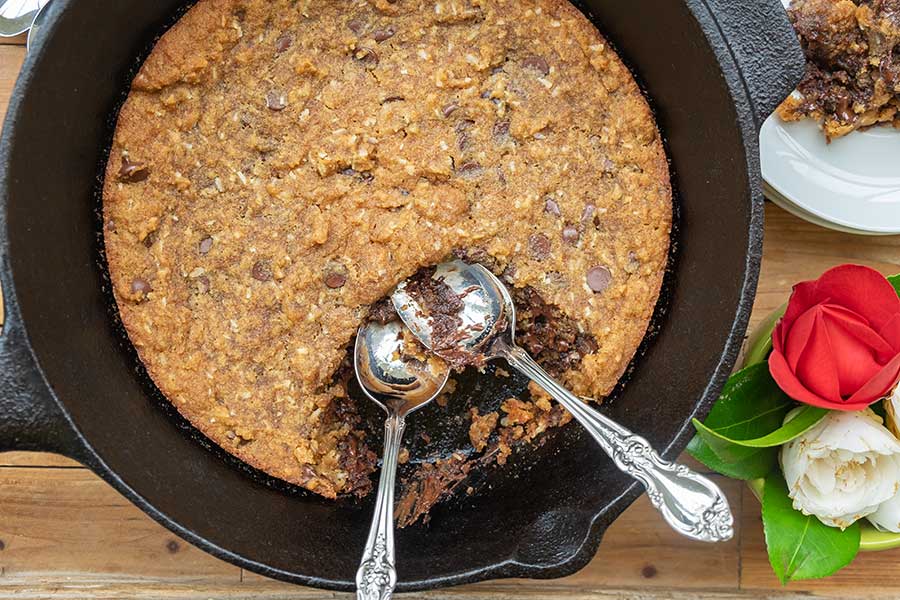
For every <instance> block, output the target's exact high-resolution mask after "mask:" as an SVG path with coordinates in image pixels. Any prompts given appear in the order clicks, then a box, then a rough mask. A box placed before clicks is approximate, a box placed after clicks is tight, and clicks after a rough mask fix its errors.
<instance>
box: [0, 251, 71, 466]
mask: <svg viewBox="0 0 900 600" xmlns="http://www.w3.org/2000/svg"><path fill="white" fill-rule="evenodd" d="M2 260H3V263H2V267H0V282H2V287H3V309H4V311H3V312H4V320H3V332H2V335H0V452H9V451H13V450H31V451H41V452H54V453H56V454H63V455H65V456H68V457H70V458H74V459H76V460H82V459H84V458H85V457H86V456H87V453H86V448H87V447H86V446H85V444H84V442H83V441H82V438H81V436H80V435H79V434H78V433H77V432H76V431H75V428H74V426H73V425H72V423H71V422H70V421H69V419H68V417H66V415H65V413H64V412H63V410H62V409H61V408H60V406H59V404H58V403H57V401H56V399H55V398H54V396H53V393H52V392H51V391H50V389H49V388H48V386H47V383H46V382H45V380H44V376H43V375H42V374H41V371H40V369H39V368H38V367H37V364H36V363H35V360H34V357H33V356H32V353H31V350H30V348H29V343H28V337H27V334H26V333H25V328H24V326H23V325H22V317H21V314H20V312H19V306H18V302H17V300H16V297H15V293H14V292H13V290H14V288H13V285H12V277H11V276H10V268H9V256H8V254H4V256H3V259H2Z"/></svg>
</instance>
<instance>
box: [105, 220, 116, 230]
mask: <svg viewBox="0 0 900 600" xmlns="http://www.w3.org/2000/svg"><path fill="white" fill-rule="evenodd" d="M106 230H107V231H112V232H113V233H115V231H116V222H115V221H113V220H112V219H110V220H109V221H107V222H106Z"/></svg>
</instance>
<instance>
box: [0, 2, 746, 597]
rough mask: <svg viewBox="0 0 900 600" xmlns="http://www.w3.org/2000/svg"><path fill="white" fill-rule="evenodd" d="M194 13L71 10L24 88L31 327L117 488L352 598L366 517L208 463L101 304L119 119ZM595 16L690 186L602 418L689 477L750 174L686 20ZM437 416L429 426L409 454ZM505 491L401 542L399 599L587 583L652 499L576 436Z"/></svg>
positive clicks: (614, 11)
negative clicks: (637, 342)
mask: <svg viewBox="0 0 900 600" xmlns="http://www.w3.org/2000/svg"><path fill="white" fill-rule="evenodd" d="M184 6H185V3H184V1H183V0H159V1H157V2H153V3H148V2H141V1H140V0H120V1H119V2H116V3H108V2H105V1H104V0H79V1H77V2H76V1H74V0H57V2H55V3H54V5H53V6H52V8H51V11H52V13H51V15H50V20H51V21H54V20H55V22H54V23H53V25H51V27H50V28H49V31H48V34H47V36H46V38H45V39H44V40H43V41H42V43H40V44H39V45H38V47H37V52H36V53H35V54H34V55H33V56H31V57H30V58H29V61H28V63H27V65H26V67H25V71H24V73H25V75H24V77H25V82H26V83H29V85H20V87H19V88H18V90H19V91H20V93H21V94H22V95H21V96H20V97H19V98H17V101H16V102H15V103H14V108H13V110H12V111H11V112H12V113H13V114H12V115H11V117H10V118H11V121H10V122H13V121H12V119H14V120H15V128H14V130H13V133H12V134H11V137H10V138H9V140H8V144H9V146H8V147H7V148H6V152H7V157H8V161H9V163H8V180H7V182H6V183H7V186H8V199H7V202H8V206H7V211H8V215H7V219H8V229H9V231H8V235H9V238H10V239H9V243H10V252H9V254H10V260H11V266H12V270H13V275H14V278H15V286H16V290H17V294H18V299H19V303H20V306H21V311H22V316H23V318H24V321H25V323H27V330H28V334H29V337H30V340H31V343H32V346H33V349H34V352H35V355H36V357H37V359H38V361H39V363H40V365H41V367H42V369H43V371H44V374H45V376H46V378H47V380H48V382H49V383H50V385H51V387H52V388H53V390H54V392H55V393H56V395H57V397H58V398H60V399H62V400H63V402H64V405H65V408H66V409H67V410H68V411H69V413H70V414H71V416H72V418H73V420H74V422H75V424H76V425H77V426H78V428H79V429H80V431H81V433H82V434H83V435H84V436H85V437H86V438H87V440H88V441H89V442H90V444H91V446H92V450H93V452H95V453H96V456H93V457H89V458H88V459H87V460H88V462H89V464H91V465H92V466H93V467H94V468H95V469H97V470H98V471H99V472H101V474H103V475H104V476H106V477H107V478H108V479H111V480H113V481H114V483H116V484H117V485H118V486H120V488H122V487H123V486H124V487H126V488H129V489H130V494H129V495H131V496H132V499H136V500H137V501H138V503H139V504H142V505H143V507H144V508H145V509H146V510H148V511H150V512H151V513H153V514H154V516H155V517H156V518H158V519H160V520H163V521H164V522H166V524H167V525H169V526H170V527H173V528H176V529H177V530H179V532H180V533H182V534H183V535H185V536H186V537H188V538H189V539H191V540H192V541H194V542H195V543H198V544H200V545H201V546H203V547H205V548H206V549H209V550H211V551H213V552H215V553H217V554H218V555H220V556H222V557H224V558H229V559H231V560H234V561H237V562H239V563H241V564H243V565H244V566H247V567H249V568H252V569H254V570H258V571H261V572H264V573H265V574H268V575H274V576H278V577H281V578H284V579H288V580H292V581H297V582H300V583H307V584H315V585H321V586H326V587H338V588H349V587H351V586H352V583H351V579H352V576H353V573H354V572H355V569H356V565H357V561H358V556H359V552H360V551H361V548H362V545H363V542H364V540H365V535H366V532H367V528H368V519H369V510H368V508H369V506H368V505H367V504H363V505H358V506H357V505H354V504H351V503H330V502H327V501H323V500H320V499H318V498H316V497H314V496H312V495H310V494H305V493H303V492H298V491H296V490H293V489H291V488H290V487H289V486H286V485H283V484H280V483H273V482H272V481H271V480H268V479H267V478H264V477H261V476H258V474H256V475H252V474H251V476H249V477H248V474H247V470H246V469H241V468H235V464H236V463H237V461H235V460H233V459H230V458H227V459H225V460H223V458H222V457H223V455H224V453H222V452H221V451H212V452H210V451H208V450H206V449H204V448H203V447H202V446H203V443H202V440H201V443H198V440H197V439H196V438H197V436H196V435H192V431H193V430H192V429H191V428H190V427H189V425H187V424H186V423H185V422H184V421H183V420H181V419H180V418H175V417H174V416H173V415H172V414H171V413H172V412H173V411H171V410H160V406H168V405H167V404H166V403H165V402H160V401H159V400H160V399H159V394H158V392H156V391H155V388H154V387H153V386H152V384H151V383H150V382H149V381H148V380H147V378H146V376H145V375H144V374H143V371H142V369H141V368H140V366H139V364H138V363H137V361H136V359H135V357H134V353H133V350H132V349H131V348H130V345H129V344H128V342H127V339H125V338H124V336H123V334H122V333H121V331H120V330H119V329H118V328H117V327H115V326H114V325H113V322H114V314H113V313H111V305H110V295H109V292H108V289H103V288H104V287H108V286H102V285H99V284H98V280H99V279H100V277H101V276H102V269H103V267H102V264H101V262H100V261H99V260H98V257H99V255H98V246H99V241H98V238H97V231H98V227H97V221H96V216H95V214H94V213H95V209H96V190H97V187H98V185H97V183H98V182H97V174H98V173H99V172H100V167H101V165H102V163H103V160H104V157H103V151H102V148H105V147H106V145H107V144H108V141H109V136H110V132H111V122H110V117H111V115H113V114H114V110H115V108H116V106H117V104H118V103H119V102H120V101H121V99H122V97H123V90H125V89H127V82H128V81H129V76H130V75H131V74H132V73H133V71H134V68H135V66H136V62H135V57H138V56H144V55H146V52H147V51H148V50H149V47H150V44H151V42H152V41H153V39H154V38H155V36H156V35H158V34H159V33H160V32H161V31H162V30H164V28H165V26H166V25H167V24H169V23H171V22H172V19H173V18H174V15H176V14H177V13H178V11H179V10H180V9H182V8H183V7H184ZM582 8H589V9H591V10H593V11H594V14H596V16H597V17H598V18H597V19H596V22H598V23H600V24H602V26H601V30H602V31H603V32H604V33H605V34H607V35H608V36H609V37H610V38H611V39H612V40H613V41H614V42H616V44H617V45H618V47H619V49H620V51H621V54H622V56H623V58H625V59H626V61H628V62H630V63H631V65H632V66H633V67H634V70H635V71H636V73H638V75H639V80H642V81H643V82H644V83H646V86H647V91H648V94H649V96H650V97H651V98H653V99H654V101H653V105H654V107H655V109H656V110H657V114H658V119H659V122H660V126H661V129H662V130H663V132H664V135H665V137H666V138H667V139H668V142H669V149H670V156H671V159H672V162H673V171H674V172H675V173H676V174H677V177H676V181H675V189H676V202H677V203H678V205H679V206H680V208H681V213H682V214H681V218H680V227H679V233H678V235H677V239H676V240H675V242H676V244H677V248H678V260H677V261H676V262H675V263H673V267H672V273H671V276H670V277H669V285H668V289H667V293H666V298H667V303H666V304H667V316H666V317H665V319H660V320H659V322H658V327H657V328H658V335H657V338H656V340H655V341H653V343H651V344H649V345H648V346H647V347H646V348H645V350H644V352H643V355H642V357H641V359H640V361H639V366H638V368H637V369H636V370H635V372H634V373H633V375H632V377H631V378H630V381H629V383H628V385H627V386H625V387H624V388H622V389H621V393H620V394H619V397H618V398H617V399H616V401H615V402H612V403H609V404H608V405H607V406H606V408H605V410H607V411H608V412H609V414H611V415H612V416H614V417H615V418H617V419H619V420H621V421H622V422H623V423H624V424H625V425H627V426H629V427H631V428H633V429H636V430H638V431H641V432H642V433H644V434H645V435H646V437H648V439H649V440H650V441H651V443H653V444H654V445H655V446H656V447H657V448H660V449H664V448H670V450H671V451H670V452H669V453H668V454H669V455H670V456H671V455H672V454H675V453H677V451H678V450H679V449H680V447H681V446H682V445H683V443H684V441H685V427H686V426H687V424H688V422H689V417H690V416H691V415H692V414H694V412H695V411H696V410H697V409H698V402H699V399H704V402H702V403H701V404H705V403H707V402H708V401H709V400H710V396H711V395H712V394H713V393H714V392H715V390H716V389H717V387H718V383H720V382H721V379H722V377H723V375H724V373H725V372H726V371H727V369H728V367H729V366H730V363H731V362H732V360H733V358H734V353H735V351H736V343H739V339H738V338H739V337H740V336H741V335H742V333H743V321H744V320H745V319H746V316H747V313H748V310H749V306H748V305H747V303H746V296H747V291H748V290H747V288H746V286H748V285H749V286H750V288H752V287H753V284H754V282H755V268H756V261H757V260H758V256H757V253H758V247H757V246H758V241H759V240H758V238H757V237H756V231H755V227H754V226H758V225H759V223H758V222H756V223H754V221H755V220H756V219H758V213H757V212H755V211H756V209H755V208H754V202H753V201H752V198H751V195H750V192H749V189H750V187H751V181H750V177H749V175H748V165H749V166H750V168H751V169H752V168H753V161H752V159H751V158H749V157H748V156H747V153H746V151H745V142H746V140H745V139H744V138H743V137H742V134H741V129H740V127H739V123H740V121H741V117H740V116H739V115H738V114H737V111H736V109H735V106H734V101H733V99H732V96H731V94H730V93H729V88H728V85H727V82H726V80H725V79H724V78H723V77H722V75H721V71H720V68H719V66H718V63H717V61H716V58H715V55H714V53H713V52H712V51H711V50H710V48H709V47H708V46H707V45H706V42H705V38H704V37H703V33H702V31H701V29H700V27H699V26H698V24H697V22H696V21H695V20H694V18H693V16H692V15H691V13H690V11H689V10H688V8H687V6H686V5H685V4H681V3H676V2H672V1H671V0H642V1H641V2H634V1H628V0H609V1H605V2H587V3H585V4H584V6H583V7H582ZM648 14H652V15H654V17H653V18H652V19H648V18H647V16H646V15H648ZM54 16H55V17H56V19H54ZM88 30H89V31H91V35H90V36H86V35H85V34H84V32H85V31H88ZM751 292H752V290H751ZM742 299H744V303H743V304H742ZM111 317H113V318H111ZM736 321H737V324H736ZM710 382H712V383H710ZM464 387H465V386H464ZM148 396H149V397H152V398H155V399H156V401H153V402H148ZM701 408H702V407H701ZM432 416H435V415H432ZM437 416H440V415H437ZM428 417H429V415H426V414H422V415H421V416H417V417H416V419H415V423H413V424H412V425H411V431H410V438H411V439H412V438H413V437H414V436H415V433H416V430H417V427H421V426H422V425H424V424H425V423H427V422H428ZM173 422H174V423H177V424H178V427H174V426H173ZM452 431H453V432H455V431H456V430H455V429H454V430H452ZM185 432H187V433H188V435H185ZM451 434H452V432H451ZM452 437H453V435H449V436H448V439H449V438H452ZM207 445H208V444H207ZM449 447H450V446H447V447H445V448H443V449H444V450H446V449H448V448H449ZM414 452H415V449H414ZM576 482H577V484H576ZM491 483H492V486H491V488H490V489H489V490H486V491H485V492H483V493H481V494H478V495H476V496H475V497H473V498H470V499H466V500H465V501H464V502H463V503H462V506H461V505H460V504H456V505H451V506H448V507H445V508H441V509H438V510H437V511H435V513H434V519H433V521H432V524H431V526H430V527H414V528H410V529H407V530H404V531H402V532H401V533H400V534H399V536H398V540H397V544H398V561H399V563H400V565H402V567H401V573H400V576H401V586H400V587H401V588H403V589H414V588H421V587H433V586H435V585H440V584H446V583H459V582H463V581H469V580H473V579H479V578H484V577H486V576H512V575H530V576H540V577H550V576H558V575H561V574H565V573H568V572H571V571H573V570H574V569H576V568H578V567H580V566H582V565H583V564H584V563H585V562H586V561H587V560H589V559H590V557H591V556H592V554H593V551H594V549H595V548H596V545H597V544H598V543H599V538H600V534H601V533H602V529H603V528H604V526H605V525H607V524H608V523H610V522H611V521H612V520H613V519H614V518H615V517H616V516H617V515H618V514H619V513H620V512H621V511H622V510H623V509H624V508H625V507H626V506H627V504H628V503H629V502H630V501H631V500H633V498H634V497H635V496H636V495H637V493H638V491H639V490H638V489H636V487H635V486H634V485H633V483H632V482H631V481H630V480H628V479H627V478H626V477H624V476H622V475H621V474H619V473H618V472H617V471H616V470H615V468H614V467H613V466H612V464H611V462H610V461H609V460H608V459H606V458H605V457H603V456H602V454H601V453H600V451H599V450H598V449H597V448H595V447H594V445H593V442H592V441H590V440H589V439H588V437H587V436H586V435H584V434H583V433H582V431H581V430H580V429H579V428H578V427H569V428H567V429H566V430H565V431H564V432H562V433H561V434H560V435H557V436H555V437H554V438H553V439H552V440H551V442H550V443H548V444H547V445H546V446H544V447H543V448H542V449H541V450H540V451H539V452H535V453H529V454H528V455H527V456H521V455H520V458H519V459H517V460H516V461H514V465H513V466H512V468H507V469H505V470H504V475H502V476H501V477H499V478H497V479H494V480H492V481H491ZM525 491H527V493H524V492H525ZM592 523H593V524H594V527H593V528H592ZM176 524H177V525H176Z"/></svg>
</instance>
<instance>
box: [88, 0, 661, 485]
mask: <svg viewBox="0 0 900 600" xmlns="http://www.w3.org/2000/svg"><path fill="white" fill-rule="evenodd" d="M671 219H672V192H671V188H670V179H669V171H668V164H667V161H666V157H665V153H664V149H663V144H662V141H661V139H660V136H659V133H658V130H657V127H656V123H655V120H654V117H653V115H652V113H651V111H650V109H649V107H648V105H647V102H646V101H645V99H644V97H643V96H642V94H641V91H640V90H639V88H638V86H637V85H636V83H635V81H634V79H633V78H632V76H631V74H630V73H629V71H628V70H627V69H626V68H625V67H624V66H623V64H622V63H621V61H620V60H619V58H618V57H617V56H616V54H615V53H614V51H613V50H612V49H611V48H610V47H609V46H608V44H607V43H606V42H605V41H604V39H603V38H602V36H601V35H600V34H599V32H598V31H597V30H596V29H595V28H594V27H593V26H592V25H591V24H590V23H589V22H588V21H587V19H586V18H585V17H584V16H583V15H582V14H581V13H580V12H578V11H577V10H576V9H575V8H574V7H572V6H571V5H570V4H568V3H567V2H563V1H560V0H525V1H523V0H467V1H457V0H450V1H438V2H419V1H416V0H396V1H394V2H390V1H388V0H372V1H357V2H338V1H336V0H300V1H297V0H276V1H273V0H200V1H199V2H198V3H197V5H196V6H194V7H193V8H192V9H191V10H190V11H189V12H188V13H187V14H186V15H185V16H184V17H183V18H182V19H181V20H180V21H179V22H178V23H177V24H176V25H175V26H174V27H172V29H171V30H170V31H169V32H168V33H166V34H165V35H164V36H163V37H162V38H161V39H160V41H159V42H158V44H157V46H156V47H155V49H154V50H153V52H152V54H151V55H150V57H149V58H148V59H147V61H146V63H145V64H144V65H143V67H142V68H141V70H140V72H139V73H138V75H137V77H136V78H135V80H134V83H133V86H132V90H131V93H130V95H129V97H128V100H127V101H126V103H125V105H124V107H123V108H122V111H121V114H120V116H119V121H118V126H117V130H116V133H115V137H114V142H113V147H112V150H111V154H110V161H109V165H108V167H107V173H106V182H105V188H104V240H105V247H106V256H107V260H108V266H109V272H110V276H111V279H112V282H113V287H114V293H115V297H116V301H117V303H118V307H119V311H120V314H121V317H122V322H123V324H124V326H125V328H126V330H127V332H128V334H129V337H130V339H131V341H132V342H133V344H134V345H135V347H136V348H137V350H138V353H139V355H140V357H141V360H142V362H143V363H144V364H145V366H146V368H147V370H148V372H149V374H150V375H151V377H152V378H153V380H154V381H155V383H156V384H157V386H158V387H159V388H160V390H161V391H162V392H163V393H164V394H165V395H166V397H167V398H169V400H170V401H171V402H172V403H173V404H174V405H175V406H176V407H177V409H178V410H179V411H180V412H181V413H182V414H184V415H185V416H186V417H187V418H188V419H189V420H190V421H191V422H192V423H193V424H194V425H195V426H196V427H197V428H198V429H199V430H201V431H202V432H203V433H204V434H205V435H207V436H208V437H209V438H210V439H212V440H213V441H214V442H216V443H217V444H219V445H221V446H222V447H223V448H225V449H226V450H228V451H229V452H231V453H232V454H234V455H236V456H238V457H239V458H241V459H242V460H244V461H246V462H247V463H249V464H250V465H252V466H254V467H257V468H259V469H262V470H263V471H265V472H267V473H269V474H271V475H273V476H275V477H279V478H282V479H284V480H287V481H289V482H292V483H295V484H299V485H302V486H304V487H306V488H308V489H309V490H312V491H314V492H316V493H319V494H321V495H323V496H325V497H328V498H334V497H337V496H339V495H343V494H356V495H364V494H366V493H368V491H369V490H370V489H371V481H370V479H369V475H370V474H371V472H372V471H373V470H374V468H375V455H374V453H373V452H371V450H370V449H369V448H368V447H367V445H366V443H365V439H364V435H363V433H362V432H361V431H360V429H359V423H358V418H357V417H356V410H355V407H354V405H353V402H352V401H350V400H349V399H348V398H347V390H346V378H347V376H348V371H347V369H346V358H347V348H348V346H349V345H350V344H351V342H352V340H353V338H354V336H355V333H356V330H357V328H358V327H359V325H360V324H361V323H362V322H363V321H364V320H365V318H366V317H367V315H368V314H369V311H370V308H371V307H372V306H373V305H374V304H375V303H377V302H378V301H379V300H380V299H382V298H384V297H385V296H386V295H387V294H388V293H389V292H390V291H391V289H392V288H393V287H394V286H395V285H396V284H397V283H398V282H400V281H402V280H404V279H406V278H408V277H409V276H411V275H413V274H414V273H416V272H417V271H418V270H420V269H421V268H423V267H427V266H429V265H434V264H437V263H440V262H442V261H443V260H445V259H446V258H447V257H449V256H451V255H453V254H454V252H455V253H456V254H457V255H464V256H466V257H468V258H469V259H470V260H477V261H481V262H484V263H485V264H488V265H489V266H490V267H491V268H492V269H494V270H495V271H496V272H498V273H502V274H503V276H504V278H505V279H506V281H507V282H509V284H510V285H511V286H512V287H514V288H515V289H516V290H517V292H516V297H517V301H519V300H520V299H523V300H521V301H522V302H523V303H524V304H525V305H523V306H522V309H523V310H524V313H523V314H524V315H525V318H526V322H529V323H535V324H536V325H535V328H534V329H532V330H529V331H527V332H525V333H526V334H528V335H531V340H530V342H529V344H528V345H529V348H530V349H531V350H532V351H533V352H534V351H536V350H542V347H541V344H544V345H547V346H548V347H549V346H552V347H551V348H550V350H551V351H550V352H549V353H545V356H544V361H545V362H546V363H547V364H550V363H552V366H553V367H554V369H555V370H556V371H557V373H558V374H559V376H560V377H561V379H562V380H563V381H564V382H565V383H566V384H567V385H568V386H570V387H571V388H572V389H573V390H574V391H575V393H577V394H579V395H584V396H590V397H593V398H597V399H601V398H602V397H603V396H605V395H606V394H608V393H609V392H610V391H611V390H612V388H613V387H614V386H615V384H616V382H617V381H618V379H619V378H620V377H621V375H622V373H623V371H624V370H625V368H626V366H627V365H628V363H629V361H630V360H631V358H632V357H633V355H634V353H635V350H636V349H637V347H638V346H639V344H640V342H641V340H642V339H643V337H644V335H645V332H646V330H647V325H648V322H649V319H650V317H651V315H652V313H653V310H654V307H655V305H656V301H657V298H658V295H659V290H660V286H661V281H662V276H663V272H664V270H665V267H666V262H667V256H668V249H669V236H670V229H671ZM535 306H537V307H538V309H539V310H538V309H534V307H535ZM548 315H549V316H548ZM550 317H552V320H550V321H549V322H551V323H559V322H561V321H560V320H561V319H563V320H564V322H565V323H566V326H565V331H564V332H563V333H559V334H558V335H557V333H552V332H549V331H548V330H546V324H547V322H548V319H549V318H550ZM538 326H543V327H545V330H544V331H542V330H541V329H540V328H539V327H538ZM551 339H552V344H550V343H549V342H547V340H551ZM560 340H562V341H560ZM526 341H528V340H526ZM342 365H343V367H342ZM512 400H514V399H511V402H509V403H507V404H508V406H509V410H506V409H504V411H505V413H504V415H503V416H502V418H499V416H498V418H494V417H489V418H488V419H487V422H489V423H490V424H491V425H492V426H495V425H498V423H499V426H504V427H507V426H509V427H512V426H519V427H520V428H521V426H524V424H525V423H527V422H528V419H526V418H525V417H524V416H522V415H527V414H531V415H532V417H533V419H532V420H533V422H535V423H544V425H541V426H535V427H533V428H532V431H531V433H532V434H533V435H532V436H531V437H533V436H534V435H538V434H540V433H541V431H543V429H544V428H546V427H547V426H553V425H558V424H560V423H562V422H564V421H565V419H563V418H562V417H561V416H560V415H559V414H557V413H558V411H555V409H554V408H552V407H551V406H550V404H549V403H548V402H546V400H545V399H538V400H537V401H536V402H535V403H531V402H530V401H528V400H527V399H523V400H521V401H520V400H516V401H515V402H512ZM516 402H518V404H517V403H516ZM447 410H452V406H451V407H448V408H447ZM554 411H555V412H554ZM540 414H545V415H551V414H552V415H553V416H552V418H548V419H544V420H543V421H541V420H540V419H539V418H538V417H535V415H540ZM516 415H519V416H518V417H516ZM511 419H512V421H515V422H514V423H512V424H510V423H511V421H510V420H511ZM517 419H519V420H517ZM521 419H524V421H522V420H521ZM484 423H485V422H484V421H483V422H482V423H481V425H482V426H481V427H480V429H479V431H478V435H477V436H476V437H474V438H473V439H474V441H473V443H478V444H479V445H482V442H484V443H485V444H486V442H485V440H486V438H487V434H486V433H485V431H484V430H485V425H484ZM548 423H549V425H548ZM474 435H475V434H473V436H474ZM520 437H522V436H520ZM526 437H527V436H526Z"/></svg>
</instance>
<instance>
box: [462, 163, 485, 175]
mask: <svg viewBox="0 0 900 600" xmlns="http://www.w3.org/2000/svg"><path fill="white" fill-rule="evenodd" d="M456 172H457V173H458V174H459V175H462V176H464V177H476V176H478V175H481V165H480V164H478V163H477V162H474V161H469V162H467V163H463V164H462V166H461V167H459V168H458V169H456Z"/></svg>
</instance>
